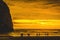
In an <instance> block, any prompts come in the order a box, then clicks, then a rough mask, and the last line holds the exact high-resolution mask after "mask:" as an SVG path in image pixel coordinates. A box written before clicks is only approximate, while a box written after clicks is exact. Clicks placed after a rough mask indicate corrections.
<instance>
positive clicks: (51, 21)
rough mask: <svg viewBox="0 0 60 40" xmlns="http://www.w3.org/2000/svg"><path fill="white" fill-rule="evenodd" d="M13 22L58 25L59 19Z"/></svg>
mask: <svg viewBox="0 0 60 40" xmlns="http://www.w3.org/2000/svg"><path fill="white" fill-rule="evenodd" d="M14 22H18V23H27V24H29V23H33V24H40V25H60V20H14Z"/></svg>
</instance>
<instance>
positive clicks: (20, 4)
mask: <svg viewBox="0 0 60 40" xmlns="http://www.w3.org/2000/svg"><path fill="white" fill-rule="evenodd" d="M4 1H5V2H6V4H7V5H8V6H9V8H10V12H11V16H12V20H13V24H14V29H60V0H4Z"/></svg>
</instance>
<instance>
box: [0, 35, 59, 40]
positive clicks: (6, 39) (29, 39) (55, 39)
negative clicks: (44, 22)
mask: <svg viewBox="0 0 60 40" xmlns="http://www.w3.org/2000/svg"><path fill="white" fill-rule="evenodd" d="M0 40H60V37H59V36H50V37H48V36H46V37H38V36H36V37H29V36H27V37H9V36H8V37H0Z"/></svg>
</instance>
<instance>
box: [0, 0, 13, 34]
mask: <svg viewBox="0 0 60 40" xmlns="http://www.w3.org/2000/svg"><path fill="white" fill-rule="evenodd" d="M12 31H13V23H12V19H11V15H10V10H9V8H8V6H7V5H6V3H5V2H3V0H0V34H5V33H9V32H12Z"/></svg>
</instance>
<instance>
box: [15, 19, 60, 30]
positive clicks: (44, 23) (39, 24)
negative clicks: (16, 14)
mask: <svg viewBox="0 0 60 40" xmlns="http://www.w3.org/2000/svg"><path fill="white" fill-rule="evenodd" d="M14 23H17V24H15V26H16V28H27V29H29V28H30V29H31V28H32V29H39V28H40V29H44V28H45V29H47V28H48V29H53V28H54V29H56V27H57V26H58V27H59V26H60V24H59V23H60V20H14ZM18 25H19V26H20V27H18ZM21 26H22V27H21Z"/></svg>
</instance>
